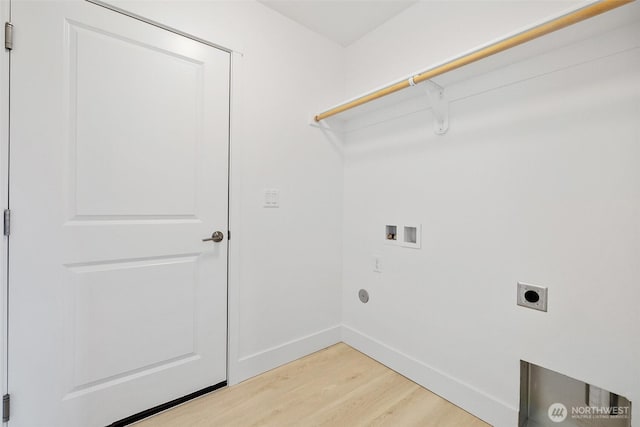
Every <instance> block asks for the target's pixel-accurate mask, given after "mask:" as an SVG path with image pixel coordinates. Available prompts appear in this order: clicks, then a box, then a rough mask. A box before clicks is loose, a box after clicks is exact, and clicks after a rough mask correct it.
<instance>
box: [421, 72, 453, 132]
mask: <svg viewBox="0 0 640 427" xmlns="http://www.w3.org/2000/svg"><path fill="white" fill-rule="evenodd" d="M426 83H427V84H426V93H427V99H428V100H429V104H430V106H431V111H433V117H434V124H433V131H434V133H435V134H436V135H444V134H445V133H447V131H448V130H449V101H448V100H447V97H446V96H445V91H444V88H443V87H442V86H440V85H438V84H436V83H434V82H432V81H431V80H427V81H426Z"/></svg>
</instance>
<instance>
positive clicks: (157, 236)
mask: <svg viewBox="0 0 640 427" xmlns="http://www.w3.org/2000/svg"><path fill="white" fill-rule="evenodd" d="M11 15H12V22H13V24H14V25H15V30H14V34H15V42H14V49H13V51H12V52H11V112H10V114H11V117H10V122H11V138H10V144H11V154H10V164H11V171H10V208H11V212H12V229H11V236H10V250H9V259H10V260H9V270H10V273H9V299H10V301H9V338H8V346H9V350H8V351H9V361H8V366H9V368H8V371H9V372H8V375H9V376H8V387H9V392H10V394H11V404H12V408H11V421H9V425H10V426H12V427H13V426H14V427H19V426H23V427H39V426H43V427H44V426H46V427H58V426H59V427H91V426H104V425H106V424H110V423H112V422H114V421H116V420H119V419H122V418H124V417H127V416H129V415H131V414H134V413H137V412H140V411H143V410H145V409H147V408H150V407H153V406H156V405H159V404H162V403H165V402H167V401H170V400H172V399H176V398H178V397H181V396H184V395H187V394H189V393H192V392H195V391H197V390H200V389H203V388H206V387H208V386H211V385H213V384H217V383H220V382H223V381H225V380H226V328H227V314H226V310H227V241H226V234H227V205H228V197H227V195H228V185H227V180H228V175H227V170H228V127H229V64H230V62H229V61H230V58H229V54H228V53H227V52H224V51H221V50H219V49H215V48H213V47H210V46H207V45H204V44H202V43H198V42H196V41H193V40H190V39H188V38H185V37H182V36H179V35H176V34H174V33H171V32H169V31H166V30H163V29H160V28H157V27H155V26H152V25H150V24H147V23H143V22H141V21H139V20H136V19H133V18H130V17H126V16H124V15H121V14H119V13H116V12H113V11H110V10H107V9H105V8H103V7H100V6H97V5H94V4H91V3H88V2H82V1H51V0H49V1H43V2H35V1H14V2H13V4H12V11H11ZM217 230H220V231H222V232H224V234H225V240H223V241H222V242H219V243H216V242H213V241H207V242H203V241H202V239H203V238H205V237H209V236H211V235H212V233H213V232H214V231H217Z"/></svg>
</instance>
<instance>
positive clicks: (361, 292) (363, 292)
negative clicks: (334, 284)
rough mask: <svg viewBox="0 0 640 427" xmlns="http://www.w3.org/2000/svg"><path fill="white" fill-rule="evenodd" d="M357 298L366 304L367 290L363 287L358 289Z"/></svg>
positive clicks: (367, 299)
mask: <svg viewBox="0 0 640 427" xmlns="http://www.w3.org/2000/svg"><path fill="white" fill-rule="evenodd" d="M358 298H360V302H361V303H363V304H366V303H368V302H369V292H367V291H366V290H364V289H360V290H359V291H358Z"/></svg>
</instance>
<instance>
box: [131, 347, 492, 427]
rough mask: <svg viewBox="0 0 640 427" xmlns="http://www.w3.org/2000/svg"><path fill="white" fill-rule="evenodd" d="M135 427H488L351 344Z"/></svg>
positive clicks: (304, 359) (223, 391)
mask: <svg viewBox="0 0 640 427" xmlns="http://www.w3.org/2000/svg"><path fill="white" fill-rule="evenodd" d="M135 426H136V427H168V426H171V427H196V426H198V427H205V426H206V427H211V426H216V427H218V426H237V427H248V426H277V427H281V426H304V427H306V426H332V427H333V426H336V427H343V426H344V427H355V426H393V427H405V426H407V427H410V426H420V427H431V426H434V427H436V426H437V427H486V426H488V424H486V423H484V422H482V421H481V420H479V419H478V418H475V417H474V416H472V415H470V414H469V413H467V412H465V411H463V410H462V409H460V408H458V407H457V406H455V405H453V404H451V403H449V402H447V401H446V400H444V399H442V398H440V397H438V396H437V395H435V394H433V393H431V392H430V391H428V390H426V389H424V388H422V387H420V386H419V385H417V384H415V383H413V382H411V381H409V380H408V379H406V378H405V377H403V376H401V375H399V374H397V373H396V372H394V371H392V370H390V369H389V368H387V367H385V366H383V365H381V364H380V363H378V362H376V361H375V360H373V359H370V358H369V357H367V356H365V355H364V354H362V353H360V352H358V351H356V350H354V349H353V348H351V347H349V346H347V345H346V344H337V345H334V346H332V347H329V348H326V349H324V350H322V351H319V352H317V353H314V354H311V355H309V356H307V357H304V358H302V359H300V360H296V361H294V362H292V363H289V364H287V365H285V366H281V367H280V368H277V369H274V370H272V371H269V372H266V373H264V374H262V375H259V376H257V377H255V378H252V379H250V380H247V381H245V382H243V383H241V384H238V385H235V386H233V387H229V388H225V389H222V390H218V391H216V392H213V393H211V394H208V395H205V396H202V397H200V398H198V399H195V400H192V401H190V402H188V403H185V404H184V405H182V406H179V407H176V408H174V409H171V410H169V411H167V412H164V413H161V414H159V415H156V416H154V417H151V418H148V419H146V420H143V421H141V422H139V423H137V424H135Z"/></svg>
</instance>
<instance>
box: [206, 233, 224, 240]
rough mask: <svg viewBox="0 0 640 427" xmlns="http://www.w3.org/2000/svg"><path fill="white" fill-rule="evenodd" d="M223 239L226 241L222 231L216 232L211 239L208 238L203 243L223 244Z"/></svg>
mask: <svg viewBox="0 0 640 427" xmlns="http://www.w3.org/2000/svg"><path fill="white" fill-rule="evenodd" d="M222 239H224V234H222V231H214V232H213V234H212V235H211V237H208V238H206V239H202V241H203V242H211V241H213V242H222Z"/></svg>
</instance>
